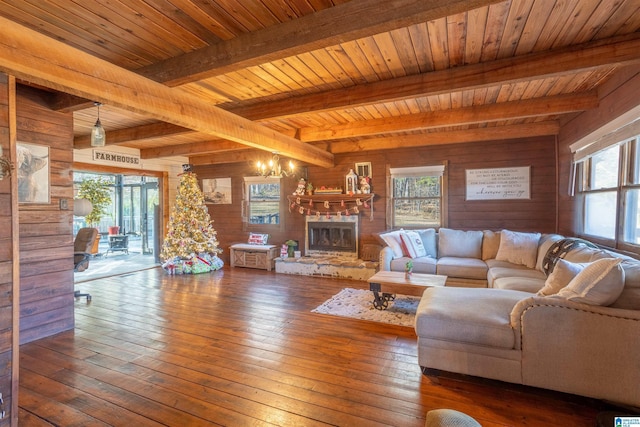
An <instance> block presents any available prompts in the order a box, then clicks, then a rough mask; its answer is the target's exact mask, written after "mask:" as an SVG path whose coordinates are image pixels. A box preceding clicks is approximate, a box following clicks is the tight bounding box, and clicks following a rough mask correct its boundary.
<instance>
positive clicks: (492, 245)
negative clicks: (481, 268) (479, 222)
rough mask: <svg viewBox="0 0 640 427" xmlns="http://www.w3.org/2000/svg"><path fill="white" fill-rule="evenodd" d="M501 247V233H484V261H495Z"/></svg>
mask: <svg viewBox="0 0 640 427" xmlns="http://www.w3.org/2000/svg"><path fill="white" fill-rule="evenodd" d="M499 247H500V232H499V231H491V230H484V231H483V232H482V260H483V261H486V260H488V259H494V258H495V257H496V255H497V254H498V248H499Z"/></svg>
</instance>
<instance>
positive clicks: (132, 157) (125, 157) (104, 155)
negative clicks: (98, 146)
mask: <svg viewBox="0 0 640 427" xmlns="http://www.w3.org/2000/svg"><path fill="white" fill-rule="evenodd" d="M93 161H94V162H96V163H102V164H112V165H117V166H126V167H135V168H139V167H140V166H141V164H140V155H139V154H125V153H117V152H114V151H104V150H93Z"/></svg>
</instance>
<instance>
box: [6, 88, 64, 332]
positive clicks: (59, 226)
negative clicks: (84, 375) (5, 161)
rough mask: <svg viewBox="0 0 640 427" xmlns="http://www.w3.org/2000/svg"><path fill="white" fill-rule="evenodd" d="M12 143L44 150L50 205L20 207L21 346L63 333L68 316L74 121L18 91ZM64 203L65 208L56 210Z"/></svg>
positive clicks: (37, 96)
mask: <svg viewBox="0 0 640 427" xmlns="http://www.w3.org/2000/svg"><path fill="white" fill-rule="evenodd" d="M17 95H18V99H17V122H18V126H17V140H18V142H25V143H31V144H38V145H45V146H48V147H49V157H50V159H49V176H50V194H51V200H50V203H47V204H38V205H29V204H21V205H20V283H21V285H20V291H21V300H20V342H21V343H25V342H30V341H33V340H36V339H39V338H42V337H45V336H49V335H53V334H55V333H58V332H61V331H64V330H68V329H71V328H73V326H74V317H73V306H74V301H75V300H74V298H73V235H72V221H73V211H72V210H71V209H72V206H73V203H72V199H73V174H72V169H71V168H72V162H73V149H72V146H73V116H72V114H70V113H60V112H55V111H52V110H50V109H49V108H48V107H47V102H46V101H47V93H46V92H43V91H39V90H36V89H33V88H29V87H24V86H18V90H17ZM61 199H66V200H67V202H68V207H69V209H67V210H61V209H60V200H61Z"/></svg>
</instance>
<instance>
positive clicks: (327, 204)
mask: <svg viewBox="0 0 640 427" xmlns="http://www.w3.org/2000/svg"><path fill="white" fill-rule="evenodd" d="M374 197H375V194H373V193H369V194H355V195H351V196H350V195H348V194H322V193H320V194H318V192H317V191H316V193H315V195H314V196H304V195H301V196H298V195H291V196H288V198H289V212H292V211H293V210H296V211H297V212H298V213H299V214H301V215H304V214H306V215H315V216H317V217H320V216H321V215H325V216H326V217H327V218H330V217H331V215H336V216H338V217H341V216H342V215H345V216H349V215H351V214H359V213H360V207H363V208H365V209H370V219H371V220H372V221H373V205H372V203H373V198H374ZM332 206H335V207H336V208H334V209H332Z"/></svg>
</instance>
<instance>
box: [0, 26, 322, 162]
mask: <svg viewBox="0 0 640 427" xmlns="http://www.w3.org/2000/svg"><path fill="white" fill-rule="evenodd" d="M0 27H1V28H2V37H1V38H0V70H2V71H4V72H6V73H8V74H10V75H15V76H16V77H18V78H21V79H25V80H28V81H33V82H35V83H37V84H41V85H43V86H45V87H49V88H51V89H55V90H59V91H63V92H67V93H71V94H72V95H76V96H80V97H84V98H87V99H94V100H96V101H99V102H102V103H103V104H110V105H114V106H116V107H119V108H122V109H124V110H127V111H132V112H136V113H140V114H145V115H148V116H150V117H153V118H155V119H157V120H160V121H165V122H168V123H173V124H175V125H178V126H183V127H186V128H190V129H193V130H196V131H199V132H203V133H206V134H209V135H212V136H215V137H218V138H224V139H227V140H231V141H235V142H239V143H242V144H245V145H249V146H252V147H254V148H258V149H261V150H268V151H277V152H279V153H281V154H283V155H285V156H287V157H291V158H294V159H298V160H302V161H304V162H308V163H310V164H314V165H318V166H323V167H331V166H333V164H334V161H333V155H332V154H331V153H329V152H327V151H325V150H322V149H319V148H317V147H313V146H310V145H309V144H305V143H303V142H300V141H299V140H296V139H294V138H291V137H288V136H286V135H283V134H281V133H278V132H275V131H273V130H271V129H268V128H266V127H265V126H262V125H259V124H257V123H254V122H252V121H250V120H247V119H244V118H242V117H238V116H236V115H234V114H232V113H229V112H227V111H224V110H222V109H220V108H217V107H215V106H212V105H211V104H210V103H208V102H205V101H202V100H200V99H198V98H196V97H194V96H193V95H189V94H187V93H185V92H183V91H181V90H179V89H171V88H169V87H167V86H165V85H163V84H161V83H157V82H154V81H153V80H150V79H147V78H144V77H142V76H140V75H139V74H136V73H134V72H131V71H128V70H125V69H123V68H121V67H118V66H115V65H113V64H111V63H109V62H107V61H104V60H101V59H99V58H96V57H94V56H91V55H88V54H87V53H85V52H82V51H80V50H78V49H76V48H73V47H71V46H68V45H65V44H64V43H61V42H59V41H57V40H54V39H51V38H49V37H46V36H44V35H42V34H40V33H37V32H35V31H33V30H30V29H28V28H26V27H23V26H21V25H19V24H17V23H15V22H13V21H10V20H8V19H6V18H0Z"/></svg>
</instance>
